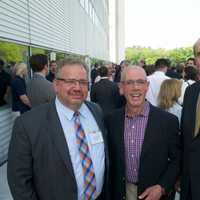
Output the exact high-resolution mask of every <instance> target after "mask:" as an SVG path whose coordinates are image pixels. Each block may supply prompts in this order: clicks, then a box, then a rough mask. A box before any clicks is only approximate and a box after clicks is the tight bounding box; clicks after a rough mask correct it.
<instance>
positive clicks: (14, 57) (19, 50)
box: [0, 41, 27, 63]
mask: <svg viewBox="0 0 200 200" xmlns="http://www.w3.org/2000/svg"><path fill="white" fill-rule="evenodd" d="M26 52H27V47H25V46H22V45H16V44H14V43H9V42H2V41H0V57H1V58H3V60H4V61H6V62H7V63H9V62H20V61H22V60H23V56H24V55H26Z"/></svg>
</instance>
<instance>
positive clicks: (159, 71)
mask: <svg viewBox="0 0 200 200" xmlns="http://www.w3.org/2000/svg"><path fill="white" fill-rule="evenodd" d="M169 64H170V61H169V60H168V59H165V58H159V59H158V60H157V61H156V62H155V70H156V71H155V72H154V73H153V74H151V75H149V76H148V77H147V79H148V81H149V89H148V91H147V94H146V99H147V100H148V101H149V102H150V103H151V104H152V105H154V106H157V97H158V93H159V91H160V86H161V84H162V82H163V81H164V80H166V79H169V77H168V76H166V75H165V73H166V72H167V68H168V67H169Z"/></svg>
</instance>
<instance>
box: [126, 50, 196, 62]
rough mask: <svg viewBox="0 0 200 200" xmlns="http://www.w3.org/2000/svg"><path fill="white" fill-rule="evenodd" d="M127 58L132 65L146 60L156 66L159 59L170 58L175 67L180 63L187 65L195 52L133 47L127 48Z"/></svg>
mask: <svg viewBox="0 0 200 200" xmlns="http://www.w3.org/2000/svg"><path fill="white" fill-rule="evenodd" d="M125 57H126V59H127V60H130V61H131V63H132V64H137V63H138V62H139V60H141V59H144V60H145V62H146V64H148V65H151V64H154V63H155V61H156V60H157V59H158V58H161V57H162V58H169V59H170V60H171V65H172V66H175V65H176V64H178V63H185V62H186V60H187V59H188V58H189V57H193V51H192V47H184V48H176V49H171V50H166V49H152V48H150V47H148V48H146V47H140V46H133V47H128V48H126V50H125Z"/></svg>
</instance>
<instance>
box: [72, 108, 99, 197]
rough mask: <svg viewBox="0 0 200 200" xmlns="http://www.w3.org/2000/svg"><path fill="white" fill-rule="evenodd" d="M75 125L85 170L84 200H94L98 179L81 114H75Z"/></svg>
mask: <svg viewBox="0 0 200 200" xmlns="http://www.w3.org/2000/svg"><path fill="white" fill-rule="evenodd" d="M74 125H75V131H76V142H77V145H78V150H79V155H80V160H81V165H82V168H83V179H84V185H83V187H84V200H93V199H95V198H96V178H95V173H94V169H93V164H92V159H91V157H90V152H89V147H88V143H87V138H86V135H85V132H84V130H83V128H82V126H81V123H80V113H79V112H75V113H74Z"/></svg>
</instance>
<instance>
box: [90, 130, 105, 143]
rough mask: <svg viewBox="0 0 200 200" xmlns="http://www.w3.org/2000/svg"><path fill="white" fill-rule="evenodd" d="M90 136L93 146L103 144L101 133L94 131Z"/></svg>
mask: <svg viewBox="0 0 200 200" xmlns="http://www.w3.org/2000/svg"><path fill="white" fill-rule="evenodd" d="M89 135H90V141H91V143H92V144H98V143H101V142H103V137H102V133H101V131H93V132H91V133H90V134H89Z"/></svg>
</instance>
